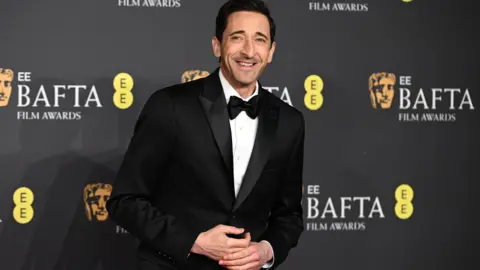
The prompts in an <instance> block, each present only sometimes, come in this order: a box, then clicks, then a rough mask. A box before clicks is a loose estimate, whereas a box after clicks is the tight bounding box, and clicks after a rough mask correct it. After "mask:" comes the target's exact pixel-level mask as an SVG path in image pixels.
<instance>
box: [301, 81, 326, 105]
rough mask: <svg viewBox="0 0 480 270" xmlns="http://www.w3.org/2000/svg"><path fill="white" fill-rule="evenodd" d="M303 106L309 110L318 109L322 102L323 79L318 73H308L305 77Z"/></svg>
mask: <svg viewBox="0 0 480 270" xmlns="http://www.w3.org/2000/svg"><path fill="white" fill-rule="evenodd" d="M304 87H305V91H306V92H307V93H306V94H305V98H304V101H305V107H307V108H308V109H309V110H312V111H314V110H318V109H320V107H322V104H323V95H322V93H321V92H322V90H323V80H322V78H320V76H318V75H310V76H308V77H307V78H306V79H305V83H304Z"/></svg>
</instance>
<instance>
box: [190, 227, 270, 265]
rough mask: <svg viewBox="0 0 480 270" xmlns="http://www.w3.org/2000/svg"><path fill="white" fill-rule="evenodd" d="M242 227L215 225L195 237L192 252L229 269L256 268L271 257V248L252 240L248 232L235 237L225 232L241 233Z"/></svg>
mask: <svg viewBox="0 0 480 270" xmlns="http://www.w3.org/2000/svg"><path fill="white" fill-rule="evenodd" d="M243 231H244V229H243V228H236V227H232V226H227V225H217V226H215V227H214V228H212V229H210V230H208V231H206V232H202V233H200V234H199V236H198V237H197V239H196V241H195V243H194V245H193V247H192V250H191V251H192V252H193V253H197V254H201V255H204V256H207V257H209V258H211V259H213V260H216V261H218V263H219V264H220V265H222V266H223V267H225V268H227V269H229V270H252V269H254V270H258V269H261V268H262V266H263V265H264V264H265V263H266V262H268V261H269V260H270V259H272V256H273V254H272V252H273V251H272V250H271V249H270V246H269V245H268V244H267V243H263V242H260V243H259V242H252V241H250V240H251V237H250V233H248V232H247V233H246V234H245V237H244V238H241V239H235V238H231V237H228V236H227V234H241V233H243Z"/></svg>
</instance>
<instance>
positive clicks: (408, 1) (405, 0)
mask: <svg viewBox="0 0 480 270" xmlns="http://www.w3.org/2000/svg"><path fill="white" fill-rule="evenodd" d="M412 1H413V0H402V2H405V3H410V2H412Z"/></svg>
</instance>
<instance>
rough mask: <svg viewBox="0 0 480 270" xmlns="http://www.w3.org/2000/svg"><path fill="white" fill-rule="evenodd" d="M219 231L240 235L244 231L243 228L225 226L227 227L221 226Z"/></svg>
mask: <svg viewBox="0 0 480 270" xmlns="http://www.w3.org/2000/svg"><path fill="white" fill-rule="evenodd" d="M220 229H221V231H222V232H224V233H230V234H240V233H243V231H244V229H243V228H237V227H233V226H227V225H224V226H221V227H220Z"/></svg>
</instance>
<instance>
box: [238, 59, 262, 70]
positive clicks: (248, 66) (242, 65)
mask: <svg viewBox="0 0 480 270" xmlns="http://www.w3.org/2000/svg"><path fill="white" fill-rule="evenodd" d="M235 62H237V64H238V65H239V66H240V68H241V69H252V68H253V67H254V66H256V65H257V63H256V62H246V61H235Z"/></svg>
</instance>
